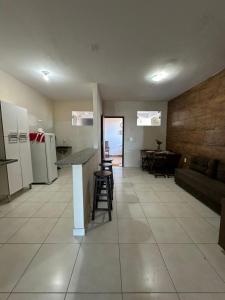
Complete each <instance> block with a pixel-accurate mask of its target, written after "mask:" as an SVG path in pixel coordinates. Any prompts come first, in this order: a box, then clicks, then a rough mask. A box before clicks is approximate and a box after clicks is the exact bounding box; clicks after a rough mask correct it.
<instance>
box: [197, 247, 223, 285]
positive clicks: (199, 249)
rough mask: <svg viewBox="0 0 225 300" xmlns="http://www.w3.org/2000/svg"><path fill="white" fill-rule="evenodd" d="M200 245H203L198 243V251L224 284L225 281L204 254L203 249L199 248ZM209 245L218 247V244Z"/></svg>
mask: <svg viewBox="0 0 225 300" xmlns="http://www.w3.org/2000/svg"><path fill="white" fill-rule="evenodd" d="M199 244H202V243H196V247H197V249H198V251H199V252H200V253H201V254H202V255H203V258H204V259H205V260H206V261H207V263H208V264H209V265H210V266H211V268H212V269H213V270H214V271H215V273H216V274H217V275H218V277H219V278H220V279H221V281H222V282H224V283H225V279H224V278H223V277H222V276H221V275H220V274H219V273H218V271H217V269H216V268H215V266H214V265H213V264H212V263H211V262H210V261H209V260H208V258H207V257H206V255H205V254H204V252H203V251H202V250H201V248H200V247H199ZM209 245H217V244H209Z"/></svg>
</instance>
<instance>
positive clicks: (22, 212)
mask: <svg viewBox="0 0 225 300" xmlns="http://www.w3.org/2000/svg"><path fill="white" fill-rule="evenodd" d="M41 206H42V204H41V203H26V202H24V203H22V204H21V205H19V206H18V207H16V208H15V209H13V210H12V211H10V212H9V213H8V214H7V215H6V217H7V218H29V217H32V216H33V215H34V213H35V212H36V211H37V210H38V209H39V208H40V207H41Z"/></svg>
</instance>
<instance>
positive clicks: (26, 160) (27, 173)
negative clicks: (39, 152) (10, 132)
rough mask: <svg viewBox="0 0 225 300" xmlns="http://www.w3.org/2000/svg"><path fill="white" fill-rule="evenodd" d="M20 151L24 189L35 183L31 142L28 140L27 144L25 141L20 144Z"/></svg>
mask: <svg viewBox="0 0 225 300" xmlns="http://www.w3.org/2000/svg"><path fill="white" fill-rule="evenodd" d="M19 151H20V164H21V173H22V183H23V187H28V186H29V185H30V184H31V183H32V182H33V172H32V162H31V152H30V142H29V141H28V139H27V141H26V142H25V141H20V142H19Z"/></svg>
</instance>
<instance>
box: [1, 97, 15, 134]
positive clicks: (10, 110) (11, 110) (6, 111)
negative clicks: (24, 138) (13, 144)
mask: <svg viewBox="0 0 225 300" xmlns="http://www.w3.org/2000/svg"><path fill="white" fill-rule="evenodd" d="M1 111H2V123H3V132H4V136H8V135H9V134H10V133H15V132H17V107H16V106H15V105H13V104H11V103H7V102H3V101H2V102H1Z"/></svg>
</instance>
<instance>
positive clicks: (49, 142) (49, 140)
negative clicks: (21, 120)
mask: <svg viewBox="0 0 225 300" xmlns="http://www.w3.org/2000/svg"><path fill="white" fill-rule="evenodd" d="M45 143H46V155H47V168H48V180H49V182H52V181H53V180H55V179H56V178H57V177H58V171H57V166H56V160H57V159H56V146H55V135H54V134H46V135H45Z"/></svg>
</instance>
